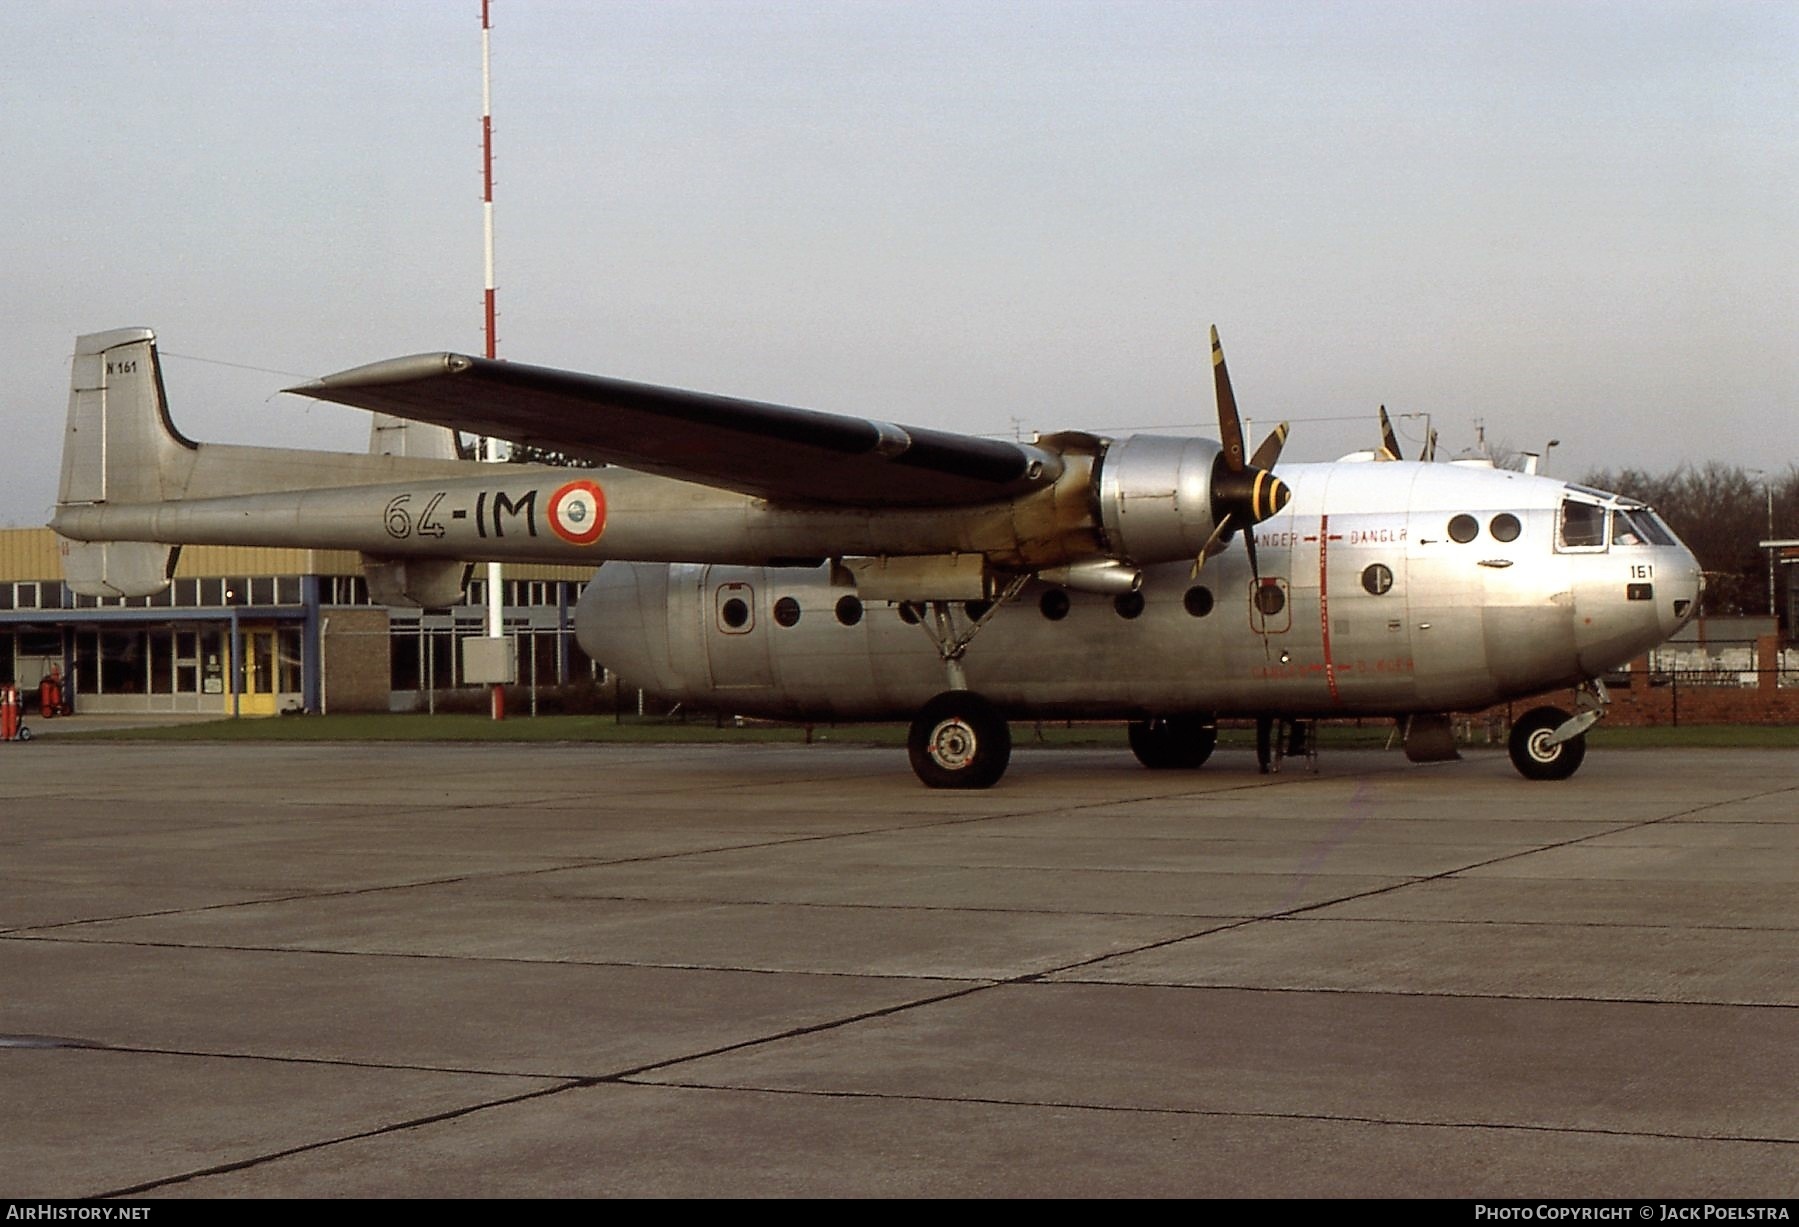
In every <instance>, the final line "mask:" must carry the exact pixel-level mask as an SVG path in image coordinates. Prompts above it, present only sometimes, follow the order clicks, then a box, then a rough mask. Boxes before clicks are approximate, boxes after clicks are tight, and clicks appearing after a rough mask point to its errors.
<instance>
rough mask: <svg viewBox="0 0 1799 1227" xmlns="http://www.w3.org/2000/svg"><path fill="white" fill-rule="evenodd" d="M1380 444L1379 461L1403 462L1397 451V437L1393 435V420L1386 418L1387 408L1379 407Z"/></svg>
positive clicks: (1402, 457)
mask: <svg viewBox="0 0 1799 1227" xmlns="http://www.w3.org/2000/svg"><path fill="white" fill-rule="evenodd" d="M1380 444H1381V452H1382V456H1381V459H1383V460H1404V459H1405V457H1404V456H1403V455H1401V454H1400V451H1399V436H1398V435H1396V434H1394V433H1393V420H1392V419H1391V418H1389V417H1388V416H1387V407H1386V406H1385V405H1382V406H1381V407H1380Z"/></svg>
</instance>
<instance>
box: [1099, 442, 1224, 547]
mask: <svg viewBox="0 0 1799 1227" xmlns="http://www.w3.org/2000/svg"><path fill="white" fill-rule="evenodd" d="M1221 451H1222V449H1221V448H1220V447H1219V445H1218V444H1217V443H1214V442H1213V441H1212V440H1210V439H1181V438H1172V437H1169V436H1166V435H1130V436H1128V437H1126V438H1123V439H1120V440H1118V441H1117V442H1115V443H1113V444H1112V445H1111V446H1110V447H1109V448H1107V449H1106V454H1105V456H1104V458H1103V459H1102V460H1101V461H1100V465H1099V482H1098V498H1099V519H1100V526H1101V528H1102V530H1103V531H1104V533H1105V538H1106V547H1107V552H1108V553H1110V554H1111V555H1112V556H1113V557H1115V558H1124V559H1128V560H1130V561H1131V562H1134V563H1138V564H1139V565H1142V566H1151V565H1153V564H1155V563H1158V562H1173V561H1175V560H1177V559H1182V558H1193V557H1196V556H1197V555H1198V554H1199V551H1200V550H1201V549H1203V548H1205V544H1206V541H1207V539H1208V538H1209V537H1211V535H1212V530H1213V529H1214V528H1215V527H1217V524H1218V521H1217V518H1216V515H1215V513H1214V511H1213V501H1212V471H1213V469H1214V468H1215V467H1216V465H1217V463H1218V457H1219V454H1220V452H1221Z"/></svg>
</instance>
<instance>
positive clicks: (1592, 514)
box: [1562, 499, 1605, 550]
mask: <svg viewBox="0 0 1799 1227" xmlns="http://www.w3.org/2000/svg"><path fill="white" fill-rule="evenodd" d="M1562 545H1563V547H1564V548H1567V549H1576V550H1579V549H1594V548H1598V549H1604V548H1605V508H1603V507H1596V506H1594V505H1593V504H1592V503H1577V502H1575V501H1574V500H1573V499H1564V500H1563V501H1562Z"/></svg>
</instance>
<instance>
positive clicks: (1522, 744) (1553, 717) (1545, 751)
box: [1510, 707, 1587, 780]
mask: <svg viewBox="0 0 1799 1227" xmlns="http://www.w3.org/2000/svg"><path fill="white" fill-rule="evenodd" d="M1568 718H1569V717H1568V713H1567V712H1565V711H1563V710H1562V709H1561V708H1559V707H1533V708H1531V709H1530V710H1529V711H1527V712H1525V713H1524V715H1523V717H1522V718H1521V719H1519V720H1518V722H1517V723H1515V724H1513V725H1512V738H1511V742H1510V749H1511V752H1512V766H1514V767H1516V768H1517V769H1518V774H1519V775H1521V776H1523V777H1524V778H1525V779H1527V780H1565V779H1567V778H1568V777H1569V776H1571V775H1573V774H1574V772H1575V771H1576V770H1577V769H1579V767H1580V763H1581V760H1582V759H1584V758H1585V757H1586V756H1587V735H1586V734H1585V733H1582V734H1581V735H1580V736H1578V737H1570V738H1568V740H1566V741H1564V742H1561V743H1559V744H1557V745H1553V746H1552V745H1550V744H1549V735H1550V734H1551V733H1553V732H1554V731H1555V730H1556V729H1557V728H1558V727H1559V726H1560V725H1561V724H1562V723H1563V722H1564V721H1565V720H1567V719H1568Z"/></svg>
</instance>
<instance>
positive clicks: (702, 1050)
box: [0, 738, 1799, 1198]
mask: <svg viewBox="0 0 1799 1227" xmlns="http://www.w3.org/2000/svg"><path fill="white" fill-rule="evenodd" d="M1796 852H1799V755H1795V754H1793V753H1792V752H1790V751H1766V752H1763V751H1733V750H1715V751H1714V750H1703V751H1701V750H1695V751H1654V752H1643V751H1636V752H1630V751H1610V752H1604V751H1595V752H1593V753H1592V754H1590V755H1589V756H1588V759H1587V763H1586V766H1585V767H1584V768H1583V769H1582V771H1581V772H1580V774H1579V775H1578V776H1576V777H1575V778H1574V779H1573V780H1570V781H1568V782H1566V783H1561V784H1532V783H1527V782H1525V781H1523V780H1521V779H1519V778H1518V777H1517V776H1516V775H1514V773H1513V772H1512V770H1511V768H1510V767H1509V765H1508V764H1507V763H1506V762H1505V760H1504V757H1503V755H1498V754H1482V755H1479V756H1475V757H1470V758H1469V759H1467V760H1465V761H1463V762H1460V763H1451V764H1441V765H1436V766H1429V767H1418V766H1412V765H1409V764H1407V763H1405V762H1404V761H1403V759H1402V758H1400V756H1398V755H1397V754H1382V753H1377V752H1372V751H1343V752H1337V753H1327V754H1326V756H1325V757H1324V759H1323V761H1322V765H1321V771H1320V772H1319V773H1318V774H1316V775H1313V774H1309V773H1307V772H1306V771H1304V770H1303V768H1301V769H1299V770H1295V769H1294V765H1293V764H1289V766H1288V770H1287V771H1286V772H1284V773H1283V774H1280V775H1277V776H1272V777H1262V776H1258V775H1256V774H1255V773H1254V770H1253V764H1252V761H1251V758H1250V756H1249V755H1248V754H1246V753H1243V752H1241V751H1235V752H1231V751H1227V752H1221V753H1220V754H1219V755H1218V756H1216V758H1215V759H1214V761H1213V763H1212V764H1211V765H1209V766H1208V767H1207V768H1206V769H1205V770H1203V771H1200V772H1197V773H1164V772H1148V771H1144V770H1142V769H1140V768H1138V767H1136V766H1135V764H1134V763H1133V762H1132V761H1131V760H1130V759H1129V757H1128V755H1124V754H1121V753H1113V752H1098V751H1033V750H1028V749H1026V750H1021V751H1020V752H1019V753H1018V754H1017V755H1016V756H1015V759H1014V764H1013V769H1012V771H1011V773H1010V774H1009V775H1008V776H1007V778H1006V779H1005V781H1004V782H1003V783H1002V784H1001V786H1000V787H999V788H997V789H995V790H993V791H991V792H988V793H977V794H955V793H941V792H931V791H927V790H926V789H924V788H922V787H920V786H918V785H917V784H916V783H915V782H914V781H913V779H912V776H911V774H910V773H909V771H908V770H907V768H906V766H905V761H904V754H903V752H901V751H898V750H870V749H845V748H838V747H831V746H816V747H802V746H792V747H768V746H760V747H747V746H744V747H739V746H699V747H644V746H531V745H493V746H485V745H484V746H469V745H447V746H446V745H378V746H377V745H277V746H247V745H240V746H207V745H173V744H171V745H159V744H151V743H137V744H118V743H113V744H107V743H81V742H71V741H68V740H66V739H61V738H58V739H52V740H50V741H45V740H39V741H37V742H34V743H32V744H31V745H28V746H20V745H0V1088H3V1089H4V1093H0V1138H3V1139H4V1144H3V1145H0V1196H10V1197H62V1196H92V1195H103V1194H120V1193H128V1194H133V1195H139V1196H149V1197H196V1196H197V1197H241V1196H265V1195H283V1196H292V1195H297V1196H318V1197H323V1196H340V1195H377V1196H389V1195H391V1196H419V1195H451V1196H464V1195H467V1196H479V1195H523V1196H569V1195H876V1196H881V1195H924V1194H932V1195H953V1194H974V1195H1042V1196H1049V1195H1075V1196H1114V1197H1115V1196H1133V1195H1250V1196H1294V1195H1304V1196H1315V1195H1323V1196H1363V1195H1377V1196H1380V1195H1396V1196H1455V1197H1467V1196H1501V1195H1513V1196H1526V1197H1565V1196H1625V1197H1632V1198H1651V1197H1679V1196H1728V1197H1792V1196H1795V1195H1799V1094H1796V1093H1795V1092H1796V1091H1799V1044H1796V1043H1795V1040H1796V1039H1799V1008H1796V1006H1799V957H1796V956H1799V941H1796V939H1795V930H1796V928H1799V889H1796V886H1799V856H1796V855H1795V853H1796Z"/></svg>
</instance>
